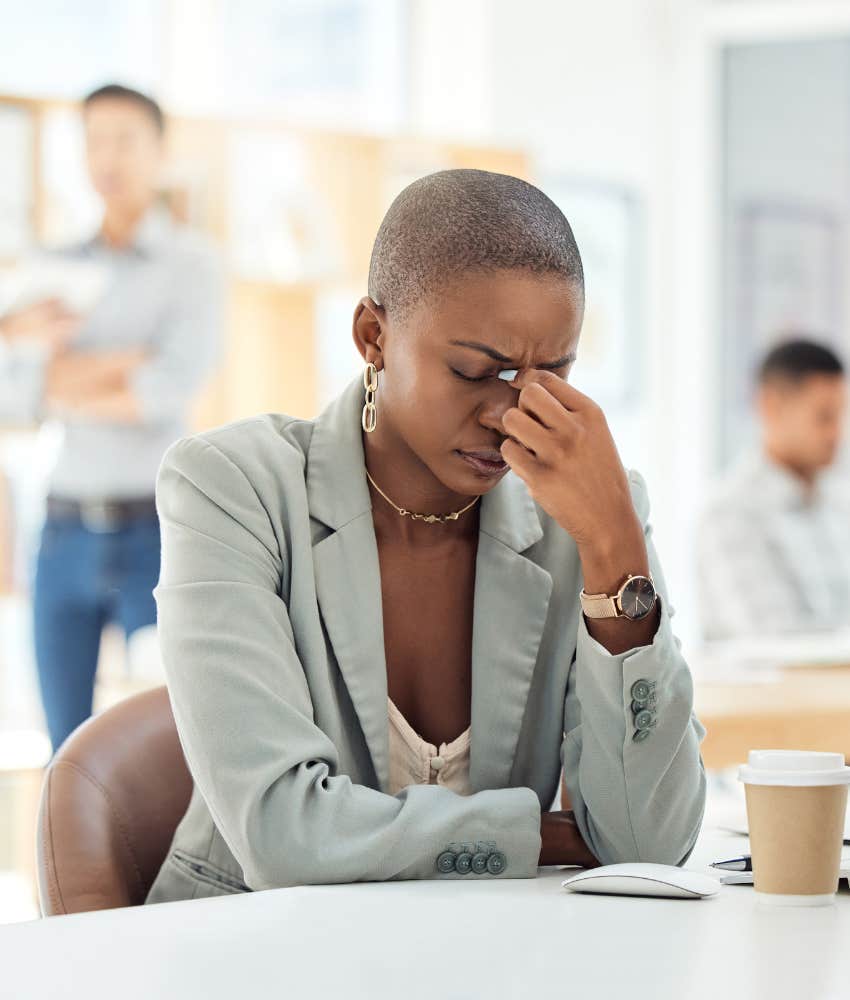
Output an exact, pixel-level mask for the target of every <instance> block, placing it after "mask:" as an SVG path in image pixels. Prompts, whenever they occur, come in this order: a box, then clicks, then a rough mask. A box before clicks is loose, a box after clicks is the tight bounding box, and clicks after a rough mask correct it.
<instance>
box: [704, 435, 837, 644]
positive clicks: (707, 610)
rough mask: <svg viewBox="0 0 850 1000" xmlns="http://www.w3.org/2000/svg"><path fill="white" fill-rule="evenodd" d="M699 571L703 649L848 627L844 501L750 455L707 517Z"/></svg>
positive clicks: (828, 485)
mask: <svg viewBox="0 0 850 1000" xmlns="http://www.w3.org/2000/svg"><path fill="white" fill-rule="evenodd" d="M697 562H698V574H699V588H700V614H701V618H702V625H703V635H704V637H705V638H706V639H725V638H735V637H739V636H746V635H763V634H777V633H782V632H807V631H816V630H820V629H835V628H841V627H847V626H850V493H848V491H847V489H846V487H844V485H843V484H842V483H839V482H837V481H833V480H831V478H830V477H828V476H826V475H825V476H823V477H821V478H820V479H818V480H817V482H816V483H815V486H814V488H813V490H812V491H811V492H810V493H809V492H808V491H807V490H806V488H805V486H804V484H803V483H802V482H801V481H800V480H799V479H798V478H797V477H796V476H795V475H793V474H792V473H791V472H790V471H789V470H787V469H786V468H784V467H783V466H780V465H777V464H776V463H774V462H773V461H771V460H770V459H769V458H768V457H767V456H765V455H764V454H762V453H751V454H749V455H747V456H745V457H744V459H743V460H741V461H740V462H739V463H738V465H737V466H736V467H735V468H734V469H733V470H732V472H731V473H730V474H729V475H728V477H727V478H726V479H725V480H724V481H723V482H722V483H721V484H720V485H719V487H718V489H717V490H716V492H715V494H714V496H713V497H712V499H711V500H710V502H709V503H708V504H707V506H706V508H705V510H704V511H703V514H702V518H701V522H700V527H699V535H698V552H697Z"/></svg>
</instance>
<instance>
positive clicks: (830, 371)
mask: <svg viewBox="0 0 850 1000" xmlns="http://www.w3.org/2000/svg"><path fill="white" fill-rule="evenodd" d="M843 374H844V364H843V363H842V361H841V359H840V358H839V357H838V355H837V354H836V353H835V352H834V351H833V350H832V349H831V348H829V347H827V346H826V345H825V344H821V343H818V342H816V341H814V340H806V339H803V338H795V339H793V340H785V341H783V342H782V343H780V344H777V345H776V347H773V348H772V349H771V350H770V351H768V352H767V354H766V355H765V357H764V359H763V360H762V362H761V364H760V365H759V369H758V381H759V383H760V384H762V385H763V384H764V383H766V382H790V383H793V384H795V385H797V384H799V383H800V382H802V381H803V379H805V378H807V377H808V376H809V375H843Z"/></svg>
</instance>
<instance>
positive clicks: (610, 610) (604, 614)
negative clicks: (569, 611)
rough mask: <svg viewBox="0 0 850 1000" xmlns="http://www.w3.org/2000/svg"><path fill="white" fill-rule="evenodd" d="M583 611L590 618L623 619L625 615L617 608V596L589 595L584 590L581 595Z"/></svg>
mask: <svg viewBox="0 0 850 1000" xmlns="http://www.w3.org/2000/svg"><path fill="white" fill-rule="evenodd" d="M579 600H580V602H581V610H582V611H583V612H584V613H585V614H586V615H587V617H588V618H622V617H623V613H622V611H620V609H619V608H618V607H617V595H615V596H614V597H611V596H610V595H608V594H587V593H585V591H584V590H583V589H582V592H581V594H579Z"/></svg>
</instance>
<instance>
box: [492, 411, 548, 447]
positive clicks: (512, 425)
mask: <svg viewBox="0 0 850 1000" xmlns="http://www.w3.org/2000/svg"><path fill="white" fill-rule="evenodd" d="M502 426H503V427H504V429H505V430H506V431H507V432H508V434H509V435H510V436H511V437H512V438H514V439H515V440H516V441H517V442H519V444H521V445H522V446H523V447H524V448H527V449H528V450H529V451H531V452H533V453H534V454H535V455H536V454H538V453H539V452H541V451H545V450H546V443H547V437H548V435H549V434H550V433H551V431H550V430H549V428H547V427H544V426H543V425H542V424H540V423H538V421H536V420H535V419H534V418H533V417H530V416H529V415H528V414H527V413H523V412H522V410H519V409H517V408H516V407H513V408H512V409H510V410H507V411H505V415H504V416H503V417H502Z"/></svg>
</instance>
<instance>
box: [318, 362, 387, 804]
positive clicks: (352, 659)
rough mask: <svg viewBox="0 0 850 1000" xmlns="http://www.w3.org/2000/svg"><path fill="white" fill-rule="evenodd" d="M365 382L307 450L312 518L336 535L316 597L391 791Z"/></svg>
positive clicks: (330, 412) (325, 553) (326, 415)
mask: <svg viewBox="0 0 850 1000" xmlns="http://www.w3.org/2000/svg"><path fill="white" fill-rule="evenodd" d="M361 405H362V380H361V379H359V378H358V379H357V380H355V381H353V382H352V383H351V384H350V385H349V386H348V387H347V388H346V389H345V390H344V392H343V393H342V395H341V396H339V397H338V398H337V399H336V400H334V401H333V402H332V403H331V404H330V406H328V408H327V409H326V410H325V411H324V412H323V413H322V414H320V416H319V417H317V418H316V421H315V425H314V428H313V436H312V438H311V441H310V446H309V450H308V460H307V461H308V464H307V499H308V503H309V507H310V515H311V517H313V518H314V519H316V520H319V521H321V522H322V523H324V524H325V525H327V526H328V527H329V528H331V529H333V530H332V533H331V534H329V535H327V536H325V537H324V538H323V539H321V540H320V541H319V542H317V543H316V544H315V545H314V546H313V567H314V573H315V580H316V594H317V597H318V601H319V609H320V611H321V614H322V619H323V620H324V623H325V627H326V628H327V630H328V635H329V637H330V640H331V644H332V645H333V649H334V654H335V655H336V658H337V662H338V663H339V667H340V670H341V671H342V675H343V678H344V680H345V684H346V687H347V688H348V692H349V694H350V696H351V701H352V704H353V705H354V710H355V712H356V713H357V717H358V719H359V720H360V726H361V728H362V730H363V735H364V737H365V739H366V745H367V746H368V748H369V753H370V754H371V757H372V764H373V766H374V768H375V776H376V778H377V781H378V787H379V788H380V789H381V791H386V790H387V789H388V787H389V721H388V717H387V666H386V660H385V657H384V616H383V605H382V601H381V571H380V563H379V560H378V546H377V542H376V541H375V528H374V524H373V521H372V504H371V499H370V496H369V490H368V487H367V485H366V476H365V472H364V469H365V460H364V455H363V442H362V440H361V437H360V407H361Z"/></svg>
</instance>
